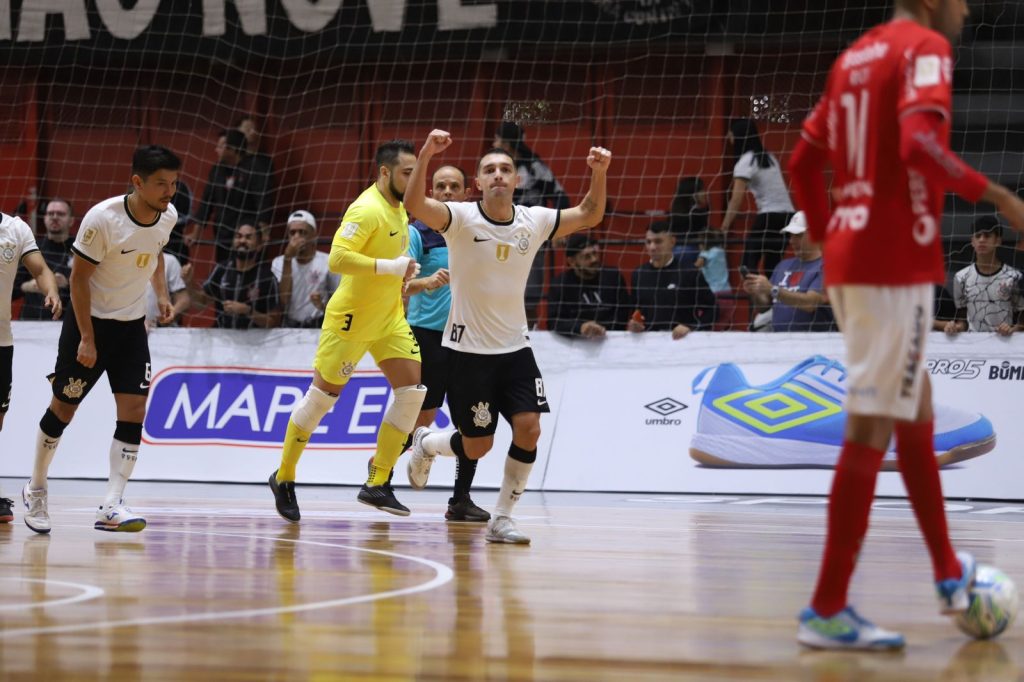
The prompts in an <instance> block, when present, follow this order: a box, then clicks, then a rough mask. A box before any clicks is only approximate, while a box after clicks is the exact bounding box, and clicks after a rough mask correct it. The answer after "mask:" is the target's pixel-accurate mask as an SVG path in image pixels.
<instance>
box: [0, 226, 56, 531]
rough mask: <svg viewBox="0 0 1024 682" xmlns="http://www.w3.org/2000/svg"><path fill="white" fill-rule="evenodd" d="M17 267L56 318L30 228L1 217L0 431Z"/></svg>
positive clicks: (7, 508)
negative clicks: (24, 271) (25, 273)
mask: <svg viewBox="0 0 1024 682" xmlns="http://www.w3.org/2000/svg"><path fill="white" fill-rule="evenodd" d="M20 263H24V264H25V268H26V269H27V270H28V271H29V274H31V275H32V276H33V277H34V278H35V282H36V284H37V285H38V287H39V291H40V293H42V294H43V296H44V297H45V298H44V299H43V305H45V306H46V308H48V309H49V311H50V312H51V313H52V314H53V319H55V320H56V319H57V318H59V317H60V315H61V303H60V294H59V292H58V289H57V279H56V277H55V276H54V274H53V271H52V270H50V268H49V267H47V265H46V261H45V260H44V259H43V254H42V253H40V251H39V247H38V246H37V245H36V238H35V235H33V234H32V228H31V227H29V226H28V224H26V223H25V221H24V220H22V219H21V218H16V217H14V216H9V215H4V214H3V213H0V429H3V427H4V415H6V414H7V409H8V408H9V407H10V406H11V383H12V375H13V373H14V336H13V334H11V295H12V293H13V290H14V278H15V275H16V274H17V273H18V265H19V264H20ZM13 505H14V502H13V501H12V500H11V499H9V498H6V497H0V523H10V522H11V521H12V520H13V519H14V514H13V512H12V510H11V507H12V506H13Z"/></svg>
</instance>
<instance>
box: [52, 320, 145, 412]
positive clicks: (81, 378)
mask: <svg viewBox="0 0 1024 682" xmlns="http://www.w3.org/2000/svg"><path fill="white" fill-rule="evenodd" d="M92 328H93V334H94V336H95V338H96V364H95V365H93V366H92V367H86V366H85V365H83V364H81V363H79V362H78V343H79V342H80V341H81V340H82V335H81V333H80V332H79V331H78V321H77V320H76V319H75V314H74V312H73V311H72V310H71V309H70V308H69V309H66V310H65V311H64V326H63V327H61V330H60V341H59V342H58V343H57V363H56V365H55V366H54V369H53V374H51V375H50V378H51V379H52V380H53V381H52V383H53V397H55V398H56V399H57V400H59V401H61V402H63V403H68V404H70V405H77V404H79V403H80V402H82V399H84V398H85V396H87V395H88V394H89V391H91V390H92V389H93V387H94V386H95V385H96V382H97V381H99V378H100V377H101V376H102V375H103V372H106V373H107V381H108V382H109V383H110V390H111V391H112V392H113V393H128V394H131V395H149V382H150V379H152V378H153V372H152V368H151V365H150V359H149V339H147V338H146V318H144V317H140V318H139V319H137V320H128V321H122V320H104V319H100V318H98V317H94V318H92Z"/></svg>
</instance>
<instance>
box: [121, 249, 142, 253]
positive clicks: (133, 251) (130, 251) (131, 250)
mask: <svg viewBox="0 0 1024 682" xmlns="http://www.w3.org/2000/svg"><path fill="white" fill-rule="evenodd" d="M136 251H138V249H128V250H127V251H125V250H124V249H121V253H135V252H136Z"/></svg>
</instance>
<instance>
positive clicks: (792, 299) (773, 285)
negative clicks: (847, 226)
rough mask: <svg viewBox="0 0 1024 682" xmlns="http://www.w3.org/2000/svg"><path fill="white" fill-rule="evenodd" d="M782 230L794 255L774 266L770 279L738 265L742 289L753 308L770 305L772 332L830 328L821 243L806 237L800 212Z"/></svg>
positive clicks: (830, 312)
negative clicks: (786, 235) (787, 236)
mask: <svg viewBox="0 0 1024 682" xmlns="http://www.w3.org/2000/svg"><path fill="white" fill-rule="evenodd" d="M782 232H783V233H785V234H788V235H789V243H790V245H791V246H792V247H793V253H795V254H796V255H795V256H794V257H793V258H787V259H786V260H784V261H782V262H781V263H779V264H778V265H777V266H775V270H774V271H773V272H772V276H771V279H769V278H767V277H765V276H764V275H754V274H751V273H750V271H749V270H747V268H746V266H744V267H741V268H740V272H741V274H743V290H744V291H746V292H747V293H748V294H750V298H751V301H752V302H753V304H754V306H755V307H756V308H760V309H767V308H769V307H770V308H771V311H772V331H776V332H824V331H832V330H833V329H835V319H834V318H833V316H832V308H831V306H829V304H828V299H827V298H826V296H825V292H824V290H823V287H824V276H823V272H822V267H821V266H822V258H821V246H819V245H818V244H815V243H814V242H812V241H811V240H810V239H808V238H807V236H806V232H807V219H806V218H805V217H804V212H803V211H799V212H797V213H796V214H795V215H794V216H793V219H792V220H791V221H790V222H789V224H788V225H786V227H784V228H782Z"/></svg>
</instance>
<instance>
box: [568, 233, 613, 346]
mask: <svg viewBox="0 0 1024 682" xmlns="http://www.w3.org/2000/svg"><path fill="white" fill-rule="evenodd" d="M565 260H566V263H567V264H568V266H569V267H568V268H567V269H566V270H565V272H563V273H561V274H559V275H558V276H556V277H555V278H554V279H553V280H552V281H551V292H550V294H549V295H548V301H549V304H550V315H549V319H548V328H549V329H552V330H554V331H555V332H557V333H559V334H562V335H564V336H582V337H584V338H603V337H604V335H605V333H606V332H609V331H621V330H624V329H625V328H626V319H627V318H628V317H629V312H630V300H629V294H628V292H627V291H626V282H625V280H624V279H623V277H622V273H621V272H619V269H618V268H615V267H607V266H605V265H603V264H602V263H601V244H600V242H599V241H598V239H597V237H594V236H592V235H590V234H586V233H576V234H573V235H570V236H569V238H568V239H566V242H565Z"/></svg>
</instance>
